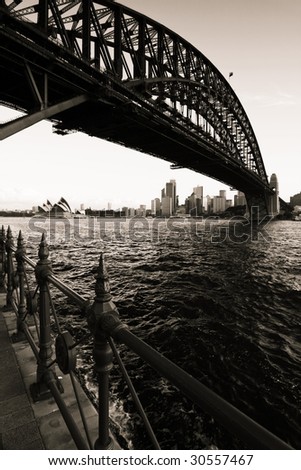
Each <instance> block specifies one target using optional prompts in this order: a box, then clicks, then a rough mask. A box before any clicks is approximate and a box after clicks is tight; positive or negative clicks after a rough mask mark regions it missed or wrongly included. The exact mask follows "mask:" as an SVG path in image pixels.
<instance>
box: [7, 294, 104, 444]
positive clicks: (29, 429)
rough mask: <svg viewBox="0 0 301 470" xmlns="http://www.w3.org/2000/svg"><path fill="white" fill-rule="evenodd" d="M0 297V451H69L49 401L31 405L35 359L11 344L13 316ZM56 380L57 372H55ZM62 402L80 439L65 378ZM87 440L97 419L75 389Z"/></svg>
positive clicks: (18, 344)
mask: <svg viewBox="0 0 301 470" xmlns="http://www.w3.org/2000/svg"><path fill="white" fill-rule="evenodd" d="M5 304H6V294H5V293H0V355H1V360H0V377H1V379H0V449H2V450H4V449H5V450H13V449H18V450H26V449H31V450H38V449H46V450H72V449H76V446H75V444H74V442H73V440H72V438H71V436H70V434H69V431H68V429H67V426H66V424H65V422H64V420H63V418H62V416H61V413H60V411H59V410H58V407H57V405H56V402H55V401H54V399H53V398H52V397H50V398H49V399H46V400H44V401H40V402H33V400H32V397H31V395H30V391H29V387H30V384H32V383H34V382H35V379H36V368H37V364H36V359H35V356H34V354H33V353H32V351H31V348H30V346H29V345H28V343H27V341H20V342H16V343H14V342H12V339H11V338H12V335H13V334H14V333H15V332H16V315H15V313H14V312H13V311H12V310H9V309H7V308H6V307H5ZM57 374H58V376H60V374H59V370H57ZM62 384H63V387H64V393H63V396H64V399H65V401H66V404H67V406H68V408H69V410H70V412H71V413H72V416H73V418H74V420H75V422H76V423H77V425H78V427H79V429H80V430H81V432H82V434H83V435H84V431H83V427H82V424H81V420H80V415H79V411H78V407H77V404H76V400H75V396H74V392H73V389H72V387H71V381H70V378H69V376H66V377H65V376H64V377H63V378H62ZM77 389H78V393H79V395H80V401H81V403H82V406H83V409H84V413H85V416H86V419H87V423H88V426H89V430H90V434H91V440H92V442H95V440H96V438H97V434H98V416H97V412H96V410H95V408H94V406H93V405H92V404H91V402H90V400H89V399H88V398H87V396H86V395H85V393H84V392H83V390H82V389H81V387H80V386H78V387H77Z"/></svg>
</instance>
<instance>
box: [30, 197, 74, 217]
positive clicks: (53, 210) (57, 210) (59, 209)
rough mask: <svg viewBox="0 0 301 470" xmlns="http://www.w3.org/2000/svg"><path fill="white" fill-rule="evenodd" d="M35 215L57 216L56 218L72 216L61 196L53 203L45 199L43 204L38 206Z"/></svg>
mask: <svg viewBox="0 0 301 470" xmlns="http://www.w3.org/2000/svg"><path fill="white" fill-rule="evenodd" d="M35 216H36V217H57V218H70V217H72V216H73V213H72V210H71V208H70V206H69V204H68V202H67V201H66V199H64V198H63V197H61V199H60V200H59V201H58V202H57V203H56V204H54V205H52V204H51V202H50V201H48V200H47V202H46V203H45V204H43V206H38V210H37V212H36V214H35Z"/></svg>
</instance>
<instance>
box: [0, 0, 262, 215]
mask: <svg viewBox="0 0 301 470" xmlns="http://www.w3.org/2000/svg"><path fill="white" fill-rule="evenodd" d="M0 58H1V62H0V71H1V74H0V85H1V87H0V103H2V104H4V105H6V106H9V107H13V108H15V109H18V110H20V111H23V112H24V113H25V114H24V115H23V116H22V117H21V118H18V119H16V120H14V121H11V122H8V123H5V124H2V125H1V127H0V137H1V138H2V139H3V138H6V137H9V136H10V135H13V134H14V133H16V132H18V131H20V130H22V129H24V128H26V127H28V126H30V125H32V124H34V123H36V122H38V121H40V120H42V119H50V120H51V121H52V122H53V125H54V130H55V132H57V133H61V134H65V133H69V132H72V131H81V132H85V133H87V134H89V135H92V136H95V137H99V138H102V139H106V140H109V141H111V142H115V143H118V144H121V145H124V146H127V147H130V148H132V149H136V150H139V151H141V152H144V153H147V154H150V155H154V156H156V157H159V158H162V159H165V160H167V161H170V162H171V163H172V164H173V166H174V168H181V167H184V168H189V169H192V170H194V171H197V172H200V173H202V174H205V175H208V176H210V177H213V178H216V179H218V180H219V181H222V182H224V183H226V184H228V185H230V186H233V187H234V188H236V189H238V190H241V191H243V192H244V193H245V194H246V196H247V199H248V201H253V202H254V201H255V200H261V201H263V204H264V205H265V206H267V200H268V197H269V195H270V193H271V190H270V188H269V184H268V178H267V175H266V171H265V167H264V163H263V159H262V155H261V152H260V149H259V145H258V142H257V139H256V136H255V133H254V131H253V129H252V126H251V123H250V121H249V119H248V116H247V114H246V112H245V110H244V108H243V106H242V104H241V103H240V101H239V99H238V97H237V96H236V94H235V92H234V91H233V89H232V88H231V86H230V85H229V82H228V80H226V79H225V77H223V75H222V74H221V73H220V72H219V70H218V69H217V68H216V67H215V66H214V65H213V64H212V63H211V62H210V60H208V59H207V58H206V57H205V56H204V55H203V54H202V53H201V52H200V51H199V50H197V49H196V48H195V47H194V46H193V45H192V44H190V43H189V42H187V41H186V40H185V39H183V38H182V37H180V36H179V35H177V34H176V33H175V32H173V31H172V30H170V29H168V28H166V27H165V26H163V25H162V24H160V23H158V22H156V21H154V20H152V19H151V18H148V17H146V16H144V15H143V14H140V13H138V12H136V11H134V10H131V9H130V8H127V7H125V6H123V5H121V4H119V3H116V2H113V1H109V0H73V1H71V0H36V1H34V0H28V1H26V0H24V1H22V0H15V1H11V0H0Z"/></svg>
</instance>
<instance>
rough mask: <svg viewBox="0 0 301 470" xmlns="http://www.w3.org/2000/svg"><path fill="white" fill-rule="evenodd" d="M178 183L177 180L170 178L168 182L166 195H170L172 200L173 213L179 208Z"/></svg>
mask: <svg viewBox="0 0 301 470" xmlns="http://www.w3.org/2000/svg"><path fill="white" fill-rule="evenodd" d="M176 188H177V184H176V180H170V182H169V183H166V189H165V196H166V197H170V198H171V201H172V206H171V207H172V214H175V213H176V210H177V189H176Z"/></svg>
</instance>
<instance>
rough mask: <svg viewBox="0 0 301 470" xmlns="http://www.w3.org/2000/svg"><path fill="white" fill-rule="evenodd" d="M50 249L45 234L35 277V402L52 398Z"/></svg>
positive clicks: (33, 388) (33, 395) (32, 390)
mask: <svg viewBox="0 0 301 470" xmlns="http://www.w3.org/2000/svg"><path fill="white" fill-rule="evenodd" d="M48 256H49V249H48V245H47V242H46V240H45V235H44V233H43V235H42V239H41V243H40V247H39V261H38V262H37V264H36V267H35V275H36V279H37V283H38V286H39V317H40V342H39V347H40V349H39V359H38V365H37V382H36V383H33V384H32V385H31V387H30V390H31V394H32V397H33V400H34V401H38V400H42V399H46V398H48V397H49V396H51V393H50V391H49V387H48V385H47V381H48V380H49V373H50V372H51V371H50V370H49V369H50V365H51V364H52V362H53V360H52V356H53V347H52V339H51V327H50V299H49V293H48V280H47V277H48V275H50V274H51V273H52V266H51V261H50V260H49V259H48Z"/></svg>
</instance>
